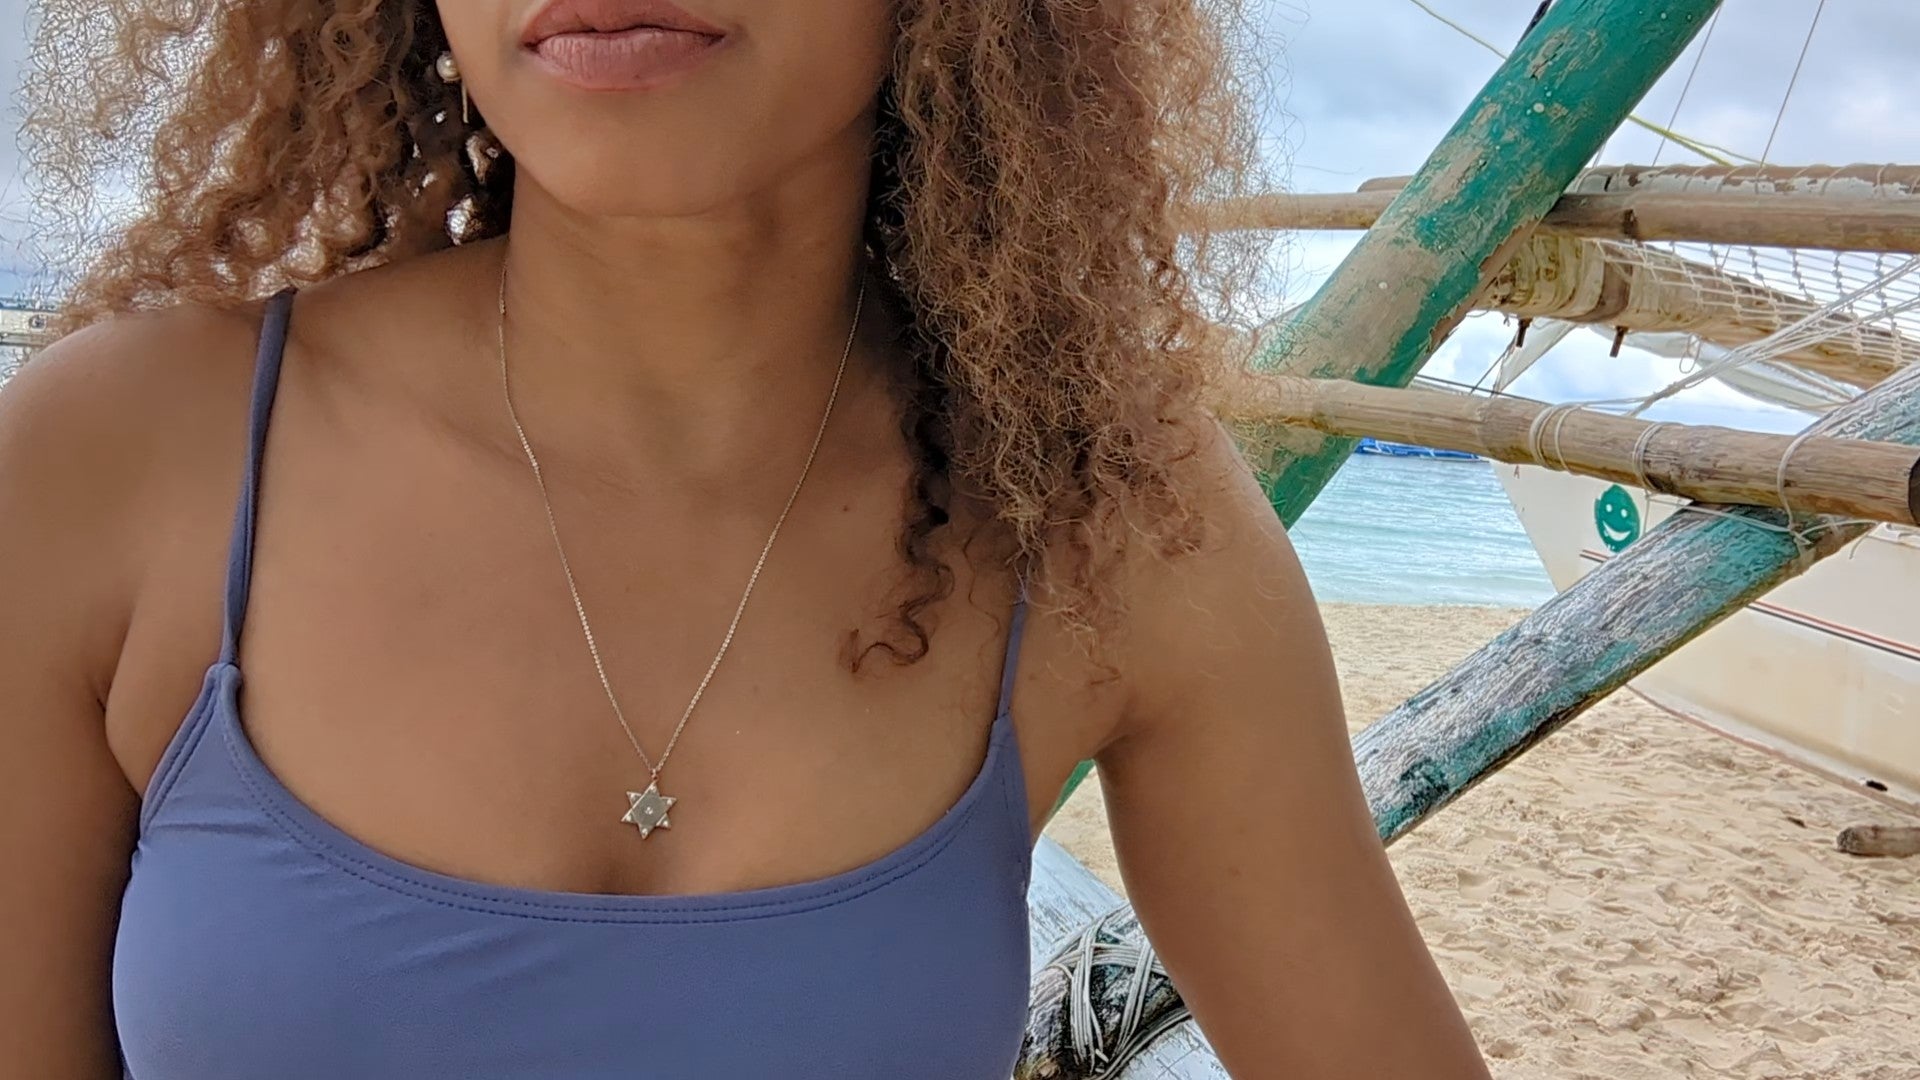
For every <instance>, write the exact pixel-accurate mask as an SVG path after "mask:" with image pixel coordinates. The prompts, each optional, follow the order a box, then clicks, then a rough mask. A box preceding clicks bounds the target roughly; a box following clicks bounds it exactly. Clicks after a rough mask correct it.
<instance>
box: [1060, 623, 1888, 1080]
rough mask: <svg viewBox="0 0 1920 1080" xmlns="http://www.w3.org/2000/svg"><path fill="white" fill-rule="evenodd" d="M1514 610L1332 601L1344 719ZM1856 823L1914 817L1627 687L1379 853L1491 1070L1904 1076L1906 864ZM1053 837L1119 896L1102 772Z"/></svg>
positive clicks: (1389, 703) (1375, 712)
mask: <svg viewBox="0 0 1920 1080" xmlns="http://www.w3.org/2000/svg"><path fill="white" fill-rule="evenodd" d="M1520 614H1521V613H1520V612H1515V611H1502V610H1491V609H1481V608H1438V607H1435V608H1413V607H1393V608H1386V607H1370V606H1358V605H1328V606H1327V607H1326V609H1325V615H1326V620H1327V626H1328V633H1329V635H1330V636H1331V638H1332V642H1333V649H1334V654H1335V657H1336V659H1337V660H1338V662H1339V665H1340V671H1341V681H1342V686H1343V687H1344V690H1345V694H1346V701H1347V707H1348V721H1349V724H1350V725H1351V726H1352V727H1354V728H1355V729H1356V730H1357V729H1358V728H1359V727H1361V726H1364V725H1365V724H1366V723H1368V722H1370V721H1372V720H1373V719H1374V718H1375V717H1377V716H1379V715H1380V714H1381V713H1383V712H1385V711H1386V710H1388V709H1390V708H1392V707H1393V706H1394V705H1397V704H1398V703H1399V702H1400V701H1401V700H1403V699H1404V698H1406V697H1407V696H1408V695H1409V694H1411V693H1412V692H1413V691H1415V690H1418V689H1419V688H1420V687H1421V686H1423V685H1425V684H1426V683H1427V682H1429V681H1430V680H1432V679H1433V678H1434V677H1435V676H1437V675H1439V674H1441V673H1442V672H1443V671H1445V670H1446V668H1447V667H1448V666H1449V665H1450V664H1451V663H1453V662H1454V661H1455V660H1457V659H1459V658H1460V657H1462V656H1464V655H1466V654H1467V653H1469V652H1471V651H1472V650H1473V649H1474V648H1476V647H1477V646H1478V645H1480V644H1481V643H1482V642H1484V641H1486V640H1487V639H1488V638H1490V637H1492V636H1493V635H1494V634H1495V633H1497V632H1498V631H1499V630H1501V629H1502V628H1504V627H1505V626H1506V625H1508V624H1509V623H1511V622H1512V621H1513V620H1515V619H1516V618H1518V617H1519V616H1520ZM1410 644H1411V645H1412V646H1413V647H1412V648H1409V645H1410ZM1866 823H1879V824H1920V816H1915V815H1913V814H1911V813H1905V812H1903V811H1901V810H1900V809H1898V808H1895V807H1892V806H1890V805H1889V804H1887V803H1885V802H1882V801H1880V800H1877V799H1874V798H1872V797H1870V796H1868V795H1866V794H1864V793H1861V792H1856V791H1852V790H1849V789H1847V788H1845V787H1843V786H1841V785H1839V784H1836V783H1833V782H1831V781H1828V780H1824V779H1822V778H1819V777H1816V776H1813V775H1811V774H1809V773H1806V772H1803V771H1801V770H1799V769H1797V768H1795V767H1793V766H1790V765H1787V764H1784V763H1782V762H1779V761H1777V760H1775V759H1773V758H1771V757H1768V756H1766V755H1764V754H1762V753H1760V752H1758V751H1755V750H1751V749H1748V748H1747V747H1744V746H1742V745H1740V744H1737V743H1735V742H1733V741H1731V740H1729V739H1725V738H1722V737H1720V736H1717V735H1714V734H1712V733H1710V732H1707V731H1705V730H1702V729H1700V728H1698V727H1696V726H1694V725H1693V724H1690V723H1687V722H1685V721H1682V720H1679V719H1677V718H1674V717H1672V716H1670V715H1668V714H1667V713H1665V712H1662V711H1661V710H1659V709H1657V708H1655V707H1653V706H1651V705H1649V704H1647V703H1645V702H1644V701H1642V700H1640V699H1639V698H1637V697H1635V696H1634V695H1633V694H1632V693H1631V692H1623V693H1620V694H1616V695H1615V696H1614V697H1613V698H1612V699H1610V700H1608V701H1606V702H1604V703H1602V704H1601V705H1600V706H1599V707H1597V708H1595V709H1593V710H1591V711H1589V712H1588V713H1587V714H1586V715H1585V716H1583V717H1582V718H1580V719H1579V720H1577V721H1575V722H1574V723H1573V724H1571V725H1569V726H1568V727H1567V728H1566V729H1564V730H1562V731H1561V732H1560V733H1558V734H1556V735H1554V736H1553V737H1552V738H1551V739H1549V740H1547V742H1545V743H1544V744H1542V745H1541V746H1540V747H1538V748H1537V749H1535V750H1533V751H1532V752H1531V753H1529V754H1528V755H1527V756H1525V757H1524V758H1522V759H1521V760H1520V761H1518V762H1516V763H1514V764H1513V765H1511V766H1509V767H1508V768H1507V769H1505V770H1504V771H1503V772H1501V773H1500V774H1499V775H1497V776H1495V777H1494V778H1493V779H1492V780H1490V781H1488V782H1487V783H1485V784H1483V785H1482V786H1480V787H1479V788H1477V789H1476V790H1474V791H1473V792H1471V793H1469V794H1468V795H1467V796H1466V797H1465V798H1463V799H1462V800H1461V801H1460V802H1458V803H1456V804H1454V805H1453V806H1452V807H1450V808H1448V809H1447V810H1445V811H1443V812H1442V813H1441V814H1440V815H1438V816H1437V817H1435V818H1434V819H1433V820H1431V821H1429V822H1427V823H1426V824H1425V825H1423V826H1421V828H1420V829H1419V830H1417V831H1416V832H1415V833H1413V834H1412V835H1410V836H1409V837H1407V838H1406V839H1404V840H1402V841H1401V842H1400V843H1398V844H1396V845H1395V846H1394V848H1393V851H1392V856H1393V863H1394V866H1395V868H1396V870H1397V871H1398V873H1399V876H1400V881H1401V885H1402V887H1403V888H1404V889H1405V890H1406V892H1407V895H1408V898H1409V900H1410V901H1411V903H1412V905H1413V909H1414V911H1415V913H1416V914H1417V915H1418V917H1419V920H1420V925H1421V928H1422V929H1423V930H1424V932H1425V934H1426V937H1427V941H1428V944H1429V945H1430V946H1431V947H1432V949H1433V951H1434V953H1435V955H1436V957H1437V958H1438V959H1439V962H1440V965H1441V967H1442V969H1443V970H1444V971H1445V973H1446V976H1447V979H1448V981H1449V983H1450V984H1451V985H1452V987H1453V990H1454V993H1455V995H1456V996H1457V997H1458V998H1459V1000H1460V1003H1461V1006H1462V1007H1463V1008H1464V1009H1465V1011H1466V1013H1467V1017H1468V1019H1469V1020H1470V1021H1471V1022H1472V1024H1473V1028H1474V1031H1475V1034H1476V1035H1477V1036H1478V1038H1479V1041H1480V1045H1481V1047H1482V1048H1483V1049H1484V1051H1485V1052H1486V1054H1487V1056H1488V1058H1489V1060H1490V1062H1491V1064H1492V1066H1493V1069H1494V1074H1495V1075H1496V1076H1498V1077H1500V1078H1501V1080H1533V1078H1539V1080H1546V1078H1549V1077H1552V1078H1556V1080H1563V1078H1579V1077H1593V1078H1605V1080H1635V1078H1641V1077H1647V1078H1652V1077H1726V1078H1733V1080H1762V1078H1765V1080H1776V1078H1789V1077H1793V1078H1799V1077H1807V1078H1813V1077H1819V1078H1826V1077H1835V1078H1838V1077H1846V1078H1856V1080H1913V1078H1915V1077H1920V857H1914V858H1908V859H1861V858H1856V857H1854V856H1850V855H1845V854H1842V853H1841V852H1839V851H1838V850H1836V849H1835V848H1834V845H1833V840H1834V836H1835V834H1836V833H1837V832H1838V831H1839V830H1840V829H1842V828H1844V827H1846V826H1848V825H1855V824H1866ZM1048 835H1050V836H1052V837H1053V838H1054V839H1055V840H1057V841H1058V842H1060V843H1061V844H1062V845H1064V846H1065V847H1066V848H1067V849H1068V850H1069V851H1071V852H1072V853H1073V854H1074V855H1075V856H1077V857H1078V858H1080V859H1081V861H1083V862H1085V863H1086V864H1087V865H1088V866H1089V867H1091V868H1092V869H1093V870H1094V872H1095V873H1097V874H1099V875H1100V876H1101V877H1102V878H1104V879H1105V880H1106V881H1107V882H1108V883H1110V884H1111V885H1113V886H1114V887H1115V888H1116V889H1119V888H1122V884H1121V882H1120V880H1119V875H1118V873H1117V871H1116V870H1115V867H1114V863H1113V856H1112V849H1111V846H1110V844H1109V843H1108V840H1107V833H1106V821H1105V816H1104V812H1103V809H1102V806H1101V802H1100V793H1099V787H1098V781H1097V777H1090V778H1089V779H1088V782H1087V783H1086V784H1084V785H1083V786H1082V787H1081V788H1080V790H1078V791H1076V792H1075V793H1074V796H1073V798H1072V799H1071V800H1070V801H1069V803H1068V804H1067V805H1066V806H1065V807H1063V808H1062V809H1061V811H1060V813H1059V815H1058V816H1057V817H1056V818H1055V819H1054V821H1053V823H1052V824H1051V825H1050V826H1049V827H1048Z"/></svg>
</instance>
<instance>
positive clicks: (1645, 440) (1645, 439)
mask: <svg viewBox="0 0 1920 1080" xmlns="http://www.w3.org/2000/svg"><path fill="white" fill-rule="evenodd" d="M1671 426H1672V425H1670V424H1668V423H1667V422H1666V421H1665V420H1656V421H1654V422H1653V423H1651V424H1648V425H1647V429H1646V430H1645V431H1642V432H1641V433H1640V437H1639V438H1638V439H1636V440H1634V443H1633V475H1634V478H1635V479H1637V480H1639V481H1640V490H1642V491H1645V492H1646V493H1647V494H1648V495H1649V496H1651V495H1652V494H1653V492H1654V491H1655V490H1656V489H1655V488H1654V486H1653V481H1652V480H1650V479H1648V477H1647V447H1648V446H1650V445H1652V443H1653V436H1654V434H1655V433H1656V432H1658V431H1659V430H1660V429H1661V428H1663V427H1671ZM1648 505H1649V506H1651V505H1652V503H1651V502H1649V503H1648Z"/></svg>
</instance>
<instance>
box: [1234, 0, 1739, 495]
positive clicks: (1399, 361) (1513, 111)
mask: <svg viewBox="0 0 1920 1080" xmlns="http://www.w3.org/2000/svg"><path fill="white" fill-rule="evenodd" d="M1717 5H1718V0H1560V3H1557V4H1555V5H1553V7H1552V8H1551V9H1549V10H1548V12H1547V15H1546V17H1545V18H1544V19H1543V20H1541V22H1540V25H1539V26H1537V27H1535V28H1534V30H1533V31H1532V32H1531V33H1529V34H1528V35H1527V36H1526V38H1525V39H1523V40H1522V41H1521V42H1520V45H1519V47H1518V48H1516V49H1515V50H1514V51H1513V53H1512V54H1511V55H1510V56H1509V57H1508V58H1507V60H1506V62H1505V63H1503V64H1502V65H1501V66H1500V69H1499V70H1498V71H1496V72H1495V73H1494V76H1493V78H1492V79H1491V80H1489V81H1488V83H1487V86H1486V88H1485V89H1484V90H1482V91H1481V93H1480V96H1479V97H1478V98H1477V99H1476V100H1475V101H1474V103H1473V105H1472V106H1471V107H1470V108H1469V109H1468V111H1467V112H1466V114H1465V115H1463V116H1462V117H1461V118H1460V120H1459V121H1458V122H1457V123H1456V124H1455V125H1454V127H1453V130H1451V131H1449V132H1448V133H1447V135H1446V137H1445V138H1443V139H1442V140H1441V141H1440V144H1439V146H1437V147H1435V149H1434V151H1433V154H1432V156H1430V157H1429V158H1428V159H1427V162H1426V164H1425V165H1423V166H1422V167H1421V169H1420V171H1419V173H1418V174H1416V175H1415V176H1414V178H1413V180H1412V181H1411V182H1409V183H1408V185H1407V186H1406V187H1405V188H1404V189H1403V190H1401V192H1400V193H1399V195H1398V196H1397V197H1396V198H1395V199H1394V200H1393V202H1392V203H1391V204H1389V206H1388V207H1387V209H1386V210H1385V211H1384V212H1383V213H1382V214H1381V215H1380V218H1379V220H1378V221H1377V222H1376V224H1375V226H1374V228H1373V229H1371V230H1369V231H1368V233H1367V235H1366V236H1364V237H1362V238H1361V240H1360V242H1359V244H1357V245H1356V246H1355V247H1354V249H1353V251H1352V252H1351V253H1350V254H1349V255H1348V256H1347V258H1346V259H1345V260H1344V261H1343V262H1342V263H1341V264H1340V267H1339V269H1337V270H1335V271H1334V273H1333V276H1332V277H1331V278H1330V279H1329V280H1328V281H1327V283H1326V284H1325V285H1323V286H1322V287H1321V289H1320V291H1319V292H1318V293H1316V294H1315V295H1314V297H1313V298H1312V299H1311V300H1309V301H1308V302H1307V303H1306V304H1305V305H1304V306H1303V307H1302V309H1301V310H1300V311H1299V312H1298V313H1297V314H1296V315H1295V317H1294V318H1293V319H1292V320H1291V321H1290V322H1289V323H1288V324H1287V325H1286V327H1284V328H1283V330H1282V331H1281V333H1279V334H1278V335H1277V336H1276V340H1275V342H1274V343H1273V345H1272V347H1271V348H1270V349H1269V350H1267V351H1266V352H1264V353H1263V355H1261V356H1259V357H1257V358H1256V360H1255V363H1256V366H1257V367H1260V368H1263V369H1275V368H1277V369H1280V370H1283V371H1285V372H1287V373H1289V374H1297V375H1307V376H1311V377H1314V378H1349V379H1353V380H1354V381H1357V382H1365V383H1373V384H1377V385H1391V386H1405V385H1406V384H1407V383H1408V382H1409V381H1411V380H1412V378H1413V376H1414V374H1415V373H1416V372H1418V371H1419V370H1420V366H1421V365H1422V364H1423V363H1425V362H1426V360H1427V358H1428V357H1429V356H1431V355H1432V354H1433V351H1434V350H1435V349H1436V348H1438V347H1439V345H1440V343H1441V342H1442V341H1445V340H1446V337H1447V335H1448V334H1449V333H1451V332H1452V330H1453V328H1454V327H1455V326H1456V325H1458V324H1459V322H1460V320H1461V319H1462V318H1464V317H1465V316H1466V314H1467V312H1468V311H1469V310H1471V308H1472V301H1473V298H1474V296H1475V294H1477V293H1478V292H1479V291H1480V289H1481V286H1482V284H1483V282H1484V280H1485V277H1486V274H1487V272H1488V271H1490V270H1493V269H1497V268H1499V267H1500V266H1502V265H1504V264H1505V262H1506V257H1507V255H1508V254H1509V253H1510V252H1511V251H1512V250H1513V249H1514V247H1515V245H1517V244H1518V243H1519V242H1520V241H1522V240H1524V239H1525V238H1526V237H1527V235H1528V234H1529V233H1530V232H1531V231H1532V228H1533V226H1534V225H1535V224H1536V223H1538V222H1539V220H1540V218H1541V217H1542V216H1544V215H1545V214H1546V212H1547V210H1548V209H1549V208H1551V207H1552V206H1553V204H1554V202H1555V200H1557V199H1558V198H1559V197H1560V195H1561V193H1562V192H1564V191H1565V190H1566V188H1567V185H1568V183H1570V182H1571V181H1572V180H1573V178H1574V177H1575V176H1577V175H1579V173H1580V170H1581V168H1582V167H1583V166H1584V165H1585V164H1586V163H1587V161H1588V159H1589V158H1591V157H1592V156H1593V153H1594V151H1596V150H1598V149H1599V148H1600V144H1601V143H1602V142H1603V141H1605V139H1606V138H1607V137H1608V136H1609V135H1611V134H1612V133H1613V131H1614V129H1615V128H1617V127H1619V125H1620V122H1621V121H1622V120H1623V119H1625V117H1626V115H1627V112H1628V111H1629V110H1630V109H1631V108H1632V107H1633V105H1634V103H1635V102H1637V101H1639V100H1640V98H1641V96H1642V95H1644V94H1645V93H1646V92H1647V89H1648V87H1650V86H1652V85H1653V82H1654V80H1655V79H1657V78H1659V76H1660V74H1661V72H1663V71H1665V70H1666V68H1667V66H1668V65H1669V64H1671V63H1672V62H1673V60H1674V58H1675V57H1676V56H1678V55H1679V54H1680V51H1681V50H1682V49H1684V48H1685V47H1686V46H1687V43H1688V42H1690V41H1692V40H1693V36H1694V34H1695V33H1697V32H1698V31H1699V29H1700V27H1701V26H1702V25H1703V24H1704V22H1705V21H1706V18H1707V16H1708V15H1709V14H1711V13H1712V12H1713V10H1714V8H1715V7H1716V6H1717ZM1352 448H1353V444H1352V442H1351V440H1346V439H1341V438H1335V437H1327V436H1320V435H1311V436H1308V437H1305V438H1302V439H1300V440H1298V441H1297V442H1293V443H1291V444H1290V445H1289V446H1288V448H1287V452H1284V453H1282V454H1280V455H1278V458H1277V460H1275V461H1273V462H1270V463H1263V464H1264V465H1265V468H1263V470H1262V472H1263V473H1264V475H1265V478H1266V480H1267V484H1268V494H1269V496H1270V497H1271V498H1272V500H1273V504H1274V509H1275V510H1276V511H1277V512H1278V513H1279V514H1280V516H1281V518H1282V519H1283V520H1284V521H1286V522H1287V523H1288V524H1289V525H1291V524H1292V523H1293V522H1295V521H1297V520H1298V519H1299V516H1300V514H1301V512H1302V511H1304V510H1305V509H1306V508H1307V505H1308V504H1309V503H1311V502H1312V501H1313V499H1314V496H1316V495H1318V494H1319V492H1320V489H1321V488H1322V487H1323V486H1325V484H1326V482H1327V480H1328V479H1330V478H1331V477H1332V476H1333V474H1334V472H1335V471H1336V470H1337V469H1339V467H1340V465H1341V463H1342V462H1344V461H1345V460H1346V458H1347V455H1348V454H1349V453H1350V452H1351V451H1352Z"/></svg>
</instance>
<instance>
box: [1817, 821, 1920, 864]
mask: <svg viewBox="0 0 1920 1080" xmlns="http://www.w3.org/2000/svg"><path fill="white" fill-rule="evenodd" d="M1834 846H1836V847H1838V848H1839V849H1840V850H1841V851H1844V852H1846V853H1847V854H1849V855H1866V856H1871V857H1875V858H1893V859H1898V858H1905V857H1906V856H1908V855H1920V828H1915V827H1914V826H1912V825H1849V826H1848V827H1846V828H1844V829H1842V830H1840V835H1839V837H1838V838H1836V839H1835V841H1834Z"/></svg>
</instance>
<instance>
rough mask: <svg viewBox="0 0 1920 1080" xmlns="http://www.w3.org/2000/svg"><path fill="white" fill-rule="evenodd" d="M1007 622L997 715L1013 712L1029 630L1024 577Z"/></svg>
mask: <svg viewBox="0 0 1920 1080" xmlns="http://www.w3.org/2000/svg"><path fill="white" fill-rule="evenodd" d="M1007 623H1008V625H1007V655H1006V656H1005V657H1003V658H1002V659H1001V661H1000V703H999V705H998V706H996V707H995V709H994V715H995V716H996V717H1006V716H1010V715H1012V713H1013V677H1014V676H1015V675H1017V674H1019V671H1020V639H1021V637H1022V636H1024V635H1025V634H1026V630H1027V581H1026V579H1025V578H1024V577H1023V578H1021V579H1020V598H1019V599H1018V600H1015V601H1014V602H1013V613H1012V615H1010V616H1009V617H1008V620H1007Z"/></svg>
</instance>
